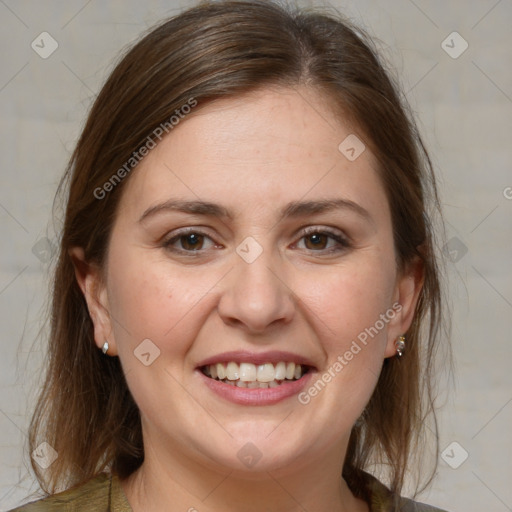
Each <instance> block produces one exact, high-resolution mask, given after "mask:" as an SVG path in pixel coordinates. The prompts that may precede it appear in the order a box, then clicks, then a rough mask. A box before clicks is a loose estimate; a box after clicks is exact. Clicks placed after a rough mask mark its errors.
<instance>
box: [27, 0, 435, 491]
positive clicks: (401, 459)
mask: <svg viewBox="0 0 512 512" xmlns="http://www.w3.org/2000/svg"><path fill="white" fill-rule="evenodd" d="M273 85H282V86H286V87H295V86H298V85H307V86H309V87H312V88H315V89H316V90H318V91H319V92H320V94H323V95H324V97H325V98H326V100H328V101H330V102H331V104H332V105H333V106H334V107H336V108H339V111H343V112H344V113H345V115H350V117H351V119H352V120H354V121H355V122H356V124H357V126H358V128H359V129H360V133H361V134H362V136H363V138H364V139H365V143H366V144H367V145H368V146H369V147H370V148H371V150H372V152H373V153H374V155H375V156H376V160H377V161H378V162H379V163H380V169H379V171H380V176H381V179H382V182H383V185H384V187H385V191H386V194H387V197H388V200H389V204H390V208H391V215H392V222H393V226H394V240H395V247H396V254H397V264H398V266H399V268H404V267H405V266H406V265H407V263H408V262H410V261H412V260H413V259H414V258H420V259H421V261H422V262H423V267H424V285H423V288H422V291H421V295H420V299H419V302H418V304H417V307H416V312H415V318H414V321H413V324H412V326H411V328H410V329H409V331H408V332H407V333H406V337H407V352H406V353H405V355H404V356H403V358H402V359H401V360H398V359H397V358H390V359H386V360H385V362H384V365H383V369H382V373H381V375H380V379H379V381H378V384H377V387H376V389H375V392H374V393H373V396H372V398H371V400H370V402H369V403H368V405H367V407H366V409H365V412H364V414H363V416H362V418H361V419H360V420H359V421H358V422H357V423H356V425H355V426H354V428H353V431H352V435H351V438H350V441H349V447H348V452H347V456H346V460H345V464H344V468H343V476H344V477H345V478H346V480H347V482H348V483H349V485H350V486H351V487H352V489H353V490H354V492H356V493H357V492H358V491H357V489H358V488H359V487H360V486H362V481H361V480H360V479H361V473H360V471H361V470H363V469H367V468H369V467H370V465H371V464H374V463H381V464H384V465H385V467H387V468H388V470H389V474H388V484H389V485H390V487H391V489H392V490H393V491H394V492H396V493H399V492H400V491H401V488H402V484H403V482H404V477H405V475H406V468H407V467H408V461H409V459H410V455H411V452H414V451H415V450H416V449H418V447H419V446H420V445H419V444H418V440H419V439H421V436H420V434H421V432H422V426H423V423H424V420H425V418H426V416H427V414H429V413H433V405H434V394H433V391H434V387H433V378H432V377H433V375H432V368H433V362H434V356H435V348H436V346H437V345H438V339H439V338H440V326H441V325H442V324H441V320H442V308H441V305H442V294H441V290H440V277H439V268H438V261H437V259H436V255H435V247H436V243H435V240H434V235H433V229H432V226H431V219H432V213H435V212H436V211H438V209H439V208H438V206H439V204H438V198H437V192H436V184H435V180H434V174H433V170H432V164H431V162H430V159H429V157H428V154H427V152H426V150H425V148H424V145H423V143H422V140H421V137H420V135H419V134H418V130H417V128H416V126H415V123H414V121H413V120H412V116H411V115H410V113H409V108H408V107H407V103H406V102H405V100H403V99H402V98H401V97H400V96H399V93H398V92H397V91H399V88H398V87H397V86H396V84H395V81H394V80H393V79H392V78H390V74H389V73H388V72H387V71H385V67H384V66H383V64H382V62H381V61H380V59H379V57H378V56H377V51H376V50H375V48H374V45H373V42H372V40H371V39H370V38H369V37H368V36H366V35H365V34H364V33H363V32H362V31H361V30H360V29H357V28H354V27H352V26H351V24H350V23H349V22H348V21H346V20H344V19H343V18H342V17H341V16H340V15H338V14H337V15H331V14H327V13H321V12H319V11H318V10H312V11H309V10H305V9H302V10H301V9H298V8H290V7H287V6H281V5H278V4H276V3H273V2H268V1H250V2H246V1H216V2H211V3H202V4H199V5H197V6H196V7H193V8H191V9H189V10H187V11H185V12H183V13H182V14H180V15H178V16H176V17H174V18H172V19H170V20H166V21H165V22H164V23H163V24H161V25H159V26H158V27H156V28H154V29H152V30H151V31H150V32H149V33H148V34H147V35H145V37H144V38H143V39H141V40H140V41H139V42H137V43H136V44H135V45H134V46H133V47H132V48H131V49H130V50H129V51H128V52H127V53H126V55H125V56H124V57H123V58H122V59H121V60H120V62H119V63H118V65H117V66H116V67H115V69H114V71H113V72H112V74H111V75H110V77H109V78H108V80H107V82H106V83H105V85H104V87H103V88H102V90H101V92H100V93H99V95H98V97H97V98H96V100H95V102H94V105H93V106H92V109H91V111H90V114H89V117H88V119H87V122H86V125H85V127H84V129H83V132H82V134H81V137H80V139H79V141H78V144H77V146H76V149H75V151H74V153H73V155H72V158H71V160H70V163H69V166H68V168H67V171H66V175H65V176H64V178H63V180H62V182H61V186H60V187H59V190H60V192H62V191H64V190H68V195H67V198H66V201H67V206H66V211H65V220H64V227H63V233H62V240H61V244H60V254H59V256H58V262H57V264H56V265H57V266H56V270H55V276H54V281H53V301H52V314H51V335H50V342H49V347H48V363H47V374H46V381H45V383H44V387H43V389H42V392H41V395H40V398H39V401H38V405H37V408H36V411H35V414H34V417H33V420H32V423H31V429H30V446H31V451H32V450H33V449H34V447H35V446H37V445H38V444H39V442H41V441H43V440H44V441H47V442H48V443H49V444H50V445H52V446H53V447H54V449H55V450H57V452H58V454H59V456H58V458H57V460H56V461H55V462H54V463H53V464H52V465H51V466H50V467H49V468H48V469H47V470H45V471H41V469H40V468H39V466H38V465H37V464H35V463H34V462H32V466H33V469H34V471H35V473H36V475H37V478H38V480H39V482H40V484H41V487H42V488H43V489H44V490H45V491H46V492H48V493H53V492H55V490H56V489H61V488H66V487H71V486H75V485H79V484H81V483H83V482H85V481H86V480H88V479H89V478H91V477H93V476H95V475H96V474H98V473H99V472H101V471H104V470H105V469H110V470H112V471H113V472H115V473H117V474H118V475H119V476H120V477H121V478H123V477H126V476H128V475H129V474H130V473H132V472H133V471H134V470H136V469H137V468H138V467H139V466H140V465H141V463H142V461H143V458H144V451H143V443H142V431H141V423H140V416H139V411H138V408H137V406H136V404H135V402H134V401H133V398H132V396H131V394H130V392H129V390H128V387H127V385H126V381H125V379H124V376H123V371H122V368H121V365H120V362H119V359H118V358H116V357H105V356H104V355H103V354H102V353H101V351H99V350H98V349H97V347H96V345H95V343H94V338H93V324H92V321H91V318H90V316H89V313H88V309H87V305H86V302H85V299H84V297H83V295H82V292H81V291H80V288H79V286H78V284H77V281H76V279H75V274H74V268H73V264H72V261H71V259H70V256H69V254H68V251H69V249H70V248H71V247H74V246H78V247H82V248H83V249H84V252H85V258H86V259H87V261H89V262H94V263H96V264H98V265H99V266H101V265H102V264H103V262H104V258H105V255H106V251H107V248H108V243H109V234H110V232H111V228H112V225H113V221H114V218H115V214H116V211H117V205H118V202H119V199H120V196H121V193H122V189H123V185H124V183H125V182H126V180H127V179H129V176H127V177H125V178H124V180H122V181H120V182H119V183H118V184H117V185H116V186H115V187H110V188H111V190H110V192H108V194H107V197H106V198H105V199H98V198H97V197H96V195H95V193H94V191H95V190H97V189H98V188H101V187H103V186H104V184H105V183H106V182H108V181H109V179H111V177H112V176H113V174H115V173H116V171H117V170H118V169H120V168H121V167H122V166H123V165H124V164H125V162H127V161H128V160H129V159H130V157H132V156H133V155H134V153H136V152H137V151H138V150H139V148H140V147H141V145H142V144H143V143H144V141H145V140H147V137H148V135H150V134H151V133H153V131H154V130H155V129H156V128H157V127H158V126H160V125H161V123H165V122H168V120H169V118H170V116H172V115H173V113H174V112H175V111H176V109H179V108H180V107H181V106H182V105H184V104H186V103H187V102H188V100H189V99H190V98H194V99H195V100H196V101H197V102H198V105H199V107H200V106H201V105H205V104H207V103H208V102H209V101H212V100H214V99H216V98H226V97H232V96H237V95H241V94H243V93H245V92H249V91H251V90H255V89H257V88H261V87H265V86H273ZM199 107H198V108H199ZM185 122H186V121H185ZM66 187H68V188H66ZM429 208H432V211H429ZM434 429H436V427H435V422H434ZM435 432H437V430H435ZM435 437H436V439H437V435H436V436H435Z"/></svg>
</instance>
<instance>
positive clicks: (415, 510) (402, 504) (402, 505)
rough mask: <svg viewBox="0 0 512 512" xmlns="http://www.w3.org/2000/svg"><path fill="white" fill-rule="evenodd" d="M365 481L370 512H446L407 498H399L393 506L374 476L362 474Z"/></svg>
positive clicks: (389, 494)
mask: <svg viewBox="0 0 512 512" xmlns="http://www.w3.org/2000/svg"><path fill="white" fill-rule="evenodd" d="M364 477H365V479H366V489H367V496H368V498H369V500H370V503H371V509H370V512H391V511H393V510H399V511H400V512H447V511H446V510H443V509H440V508H436V507H433V506H431V505H426V504H425V503H419V502H417V501H413V500H411V499H409V498H399V500H398V502H399V503H398V506H393V502H395V503H396V501H395V500H394V499H393V495H392V493H391V491H390V490H389V489H388V488H387V487H386V486H385V485H384V484H382V483H381V482H380V481H379V480H377V479H376V478H375V477H374V476H372V475H370V474H368V473H364Z"/></svg>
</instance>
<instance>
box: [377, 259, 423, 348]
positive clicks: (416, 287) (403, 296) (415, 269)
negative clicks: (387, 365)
mask: <svg viewBox="0 0 512 512" xmlns="http://www.w3.org/2000/svg"><path fill="white" fill-rule="evenodd" d="M423 282H424V267H423V262H422V261H421V259H420V258H419V257H416V258H415V259H414V260H412V261H411V262H410V263H408V264H407V265H406V267H405V268H404V269H403V270H402V271H401V272H400V273H399V274H398V276H397V282H396V286H395V291H394V296H393V309H394V310H395V312H396V314H395V317H394V318H393V319H392V320H390V322H389V324H388V340H387V344H386V352H385V357H393V356H395V355H396V347H395V342H396V340H397V338H398V337H399V336H402V335H403V334H405V333H406V332H407V330H408V329H409V327H410V326H411V324H412V321H413V319H414V313H415V310H416V304H417V303H418V299H419V296H420V292H421V289H422V288H423ZM395 304H396V305H397V307H396V308H395V307H394V305H395ZM399 308H400V309H399ZM406 342H407V340H406ZM406 350H407V349H406Z"/></svg>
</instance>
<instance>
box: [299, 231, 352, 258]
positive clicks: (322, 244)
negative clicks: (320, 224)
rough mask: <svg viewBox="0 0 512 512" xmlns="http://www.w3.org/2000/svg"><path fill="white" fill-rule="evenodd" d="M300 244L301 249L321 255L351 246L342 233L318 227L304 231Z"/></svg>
mask: <svg viewBox="0 0 512 512" xmlns="http://www.w3.org/2000/svg"><path fill="white" fill-rule="evenodd" d="M298 245H299V249H305V250H307V251H310V252H317V253H319V255H322V254H331V253H338V252H341V251H344V250H346V249H348V248H349V247H350V246H351V245H350V243H349V240H348V239H347V238H345V236H343V235H342V234H341V233H338V232H337V231H336V232H334V231H327V230H320V229H318V228H313V229H311V228H310V229H307V230H305V231H303V233H302V238H300V240H299V242H298Z"/></svg>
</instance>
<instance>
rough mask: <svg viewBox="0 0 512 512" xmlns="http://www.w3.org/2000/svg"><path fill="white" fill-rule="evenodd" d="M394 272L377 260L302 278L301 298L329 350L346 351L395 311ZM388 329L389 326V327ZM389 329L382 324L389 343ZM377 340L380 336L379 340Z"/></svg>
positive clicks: (298, 292)
mask: <svg viewBox="0 0 512 512" xmlns="http://www.w3.org/2000/svg"><path fill="white" fill-rule="evenodd" d="M393 275H394V272H393V269H392V268H389V264H387V263H386V262H385V261H380V260H379V259H377V258H368V260H367V262H366V263H365V262H364V261H363V259H362V258H358V261H357V262H356V261H355V259H354V262H353V263H352V262H348V261H347V264H346V265H345V264H344V265H339V266H337V267H334V268H332V269H331V270H330V271H329V272H324V273H315V275H314V276H313V275H310V276H308V275H307V274H302V275H300V276H299V277H298V279H297V296H298V297H299V298H300V299H301V300H302V301H303V302H304V304H305V305H306V306H307V307H306V311H307V310H308V309H309V310H311V311H312V312H313V313H314V315H312V319H313V321H314V322H315V324H316V325H317V326H318V329H317V330H319V331H320V332H321V333H323V334H324V345H325V347H324V348H325V349H326V350H327V351H329V352H331V351H336V350H338V351H339V350H344V349H345V347H346V346H347V343H348V345H350V342H351V340H355V339H357V337H358V335H359V334H360V333H362V332H365V330H367V329H369V328H371V327H372V326H374V325H375V323H376V322H377V321H378V320H379V319H380V315H381V314H383V313H385V312H386V311H387V310H388V309H389V308H390V307H391V299H392V296H393V290H394V280H393V279H392V276H393ZM385 325H387V324H385ZM385 325H384V328H382V325H381V322H379V323H378V327H379V331H382V332H379V335H380V334H382V339H385V331H386V329H385ZM375 338H377V336H375Z"/></svg>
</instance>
